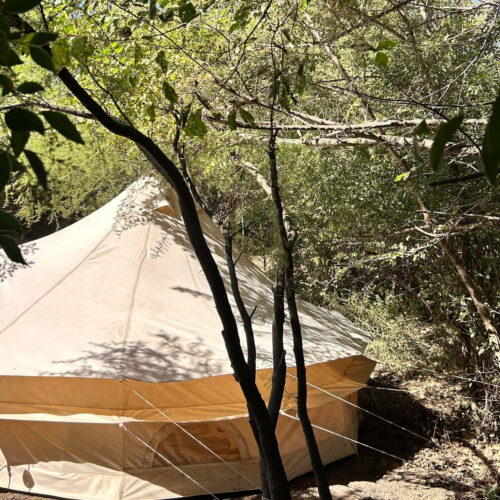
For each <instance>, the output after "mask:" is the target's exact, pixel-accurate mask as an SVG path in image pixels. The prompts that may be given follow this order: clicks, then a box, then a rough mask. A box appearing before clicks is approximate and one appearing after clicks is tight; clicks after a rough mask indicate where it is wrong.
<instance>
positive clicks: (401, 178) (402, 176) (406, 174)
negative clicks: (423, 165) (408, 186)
mask: <svg viewBox="0 0 500 500" xmlns="http://www.w3.org/2000/svg"><path fill="white" fill-rule="evenodd" d="M410 174H411V172H409V171H408V172H403V173H402V174H399V175H398V176H396V178H395V179H394V182H400V181H405V180H406V179H408V177H410Z"/></svg>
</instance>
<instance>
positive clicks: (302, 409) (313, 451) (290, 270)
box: [268, 131, 332, 500]
mask: <svg viewBox="0 0 500 500" xmlns="http://www.w3.org/2000/svg"><path fill="white" fill-rule="evenodd" d="M268 156H269V170H270V177H271V194H272V199H273V202H274V207H275V211H276V219H277V223H278V229H279V234H280V242H281V251H282V258H283V262H284V263H283V269H284V278H285V290H286V298H287V304H288V312H289V314H290V324H291V327H292V336H293V352H294V354H295V363H296V369H297V413H298V417H299V420H300V423H301V426H302V431H303V433H304V437H305V440H306V444H307V449H308V451H309V458H310V460H311V465H312V469H313V473H314V478H315V480H316V485H317V487H318V494H319V498H320V499H321V500H331V499H332V495H331V493H330V487H329V485H328V480H327V477H326V473H325V469H324V467H323V462H322V460H321V455H320V453H319V448H318V443H317V441H316V437H315V435H314V431H313V428H312V425H311V421H310V419H309V414H308V411H307V372H306V365H305V360H304V347H303V343H302V330H301V326H300V319H299V314H298V311H297V303H296V300H295V283H294V263H293V245H294V243H295V241H296V238H297V234H296V231H295V229H294V228H293V227H292V225H291V222H290V219H289V218H288V216H286V213H285V211H284V209H283V203H282V200H281V193H280V187H279V180H278V169H277V160H276V132H275V131H271V133H270V135H269V148H268Z"/></svg>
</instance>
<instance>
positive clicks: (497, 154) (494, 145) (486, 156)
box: [481, 93, 500, 184]
mask: <svg viewBox="0 0 500 500" xmlns="http://www.w3.org/2000/svg"><path fill="white" fill-rule="evenodd" d="M481 163H482V165H483V169H484V173H485V174H486V177H487V178H488V180H489V181H490V182H491V184H496V182H497V174H498V171H499V168H500V93H499V94H498V96H497V98H496V100H495V103H494V104H493V110H492V112H491V115H490V118H489V120H488V124H487V125H486V130H485V132H484V138H483V147H482V150H481Z"/></svg>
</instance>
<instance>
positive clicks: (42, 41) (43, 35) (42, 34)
mask: <svg viewBox="0 0 500 500" xmlns="http://www.w3.org/2000/svg"><path fill="white" fill-rule="evenodd" d="M28 37H29V38H28ZM57 37H58V35H57V33H51V32H50V31H37V32H36V33H32V34H30V35H28V36H27V37H26V39H25V40H26V41H27V42H28V43H29V44H30V45H39V46H42V45H47V44H48V43H49V42H53V41H54V40H56V39H57Z"/></svg>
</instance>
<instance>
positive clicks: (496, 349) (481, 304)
mask: <svg viewBox="0 0 500 500" xmlns="http://www.w3.org/2000/svg"><path fill="white" fill-rule="evenodd" d="M417 202H418V204H419V206H420V210H421V211H422V215H423V217H424V222H425V225H426V226H427V227H428V228H429V229H430V230H432V229H433V224H432V217H431V215H430V212H429V210H428V208H427V206H426V204H425V202H424V200H423V199H422V198H421V197H420V196H417ZM439 246H440V247H441V250H443V252H444V254H445V255H446V256H447V257H448V259H449V261H450V262H451V263H452V265H453V267H454V268H455V270H456V272H457V274H458V276H459V277H460V280H461V281H462V284H463V285H464V287H465V289H466V290H467V292H468V294H469V297H470V298H471V299H472V303H473V304H474V307H475V308H476V311H477V313H478V315H479V317H480V318H481V321H482V322H483V326H484V330H485V332H486V336H487V339H488V342H489V344H490V345H491V347H492V351H493V357H494V358H495V360H496V364H497V365H498V366H500V335H499V333H498V330H497V328H496V327H495V325H494V323H493V318H492V315H491V312H490V310H489V308H488V306H487V305H486V302H485V300H484V299H483V297H484V293H483V291H482V290H481V287H480V286H479V285H478V284H477V283H475V281H474V279H473V278H472V276H471V275H470V273H469V271H468V270H467V268H466V267H465V265H464V264H463V263H462V261H461V259H460V257H459V256H458V255H457V253H456V252H455V250H454V249H453V248H452V246H451V245H450V244H449V243H448V241H447V240H446V239H445V238H440V240H439Z"/></svg>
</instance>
